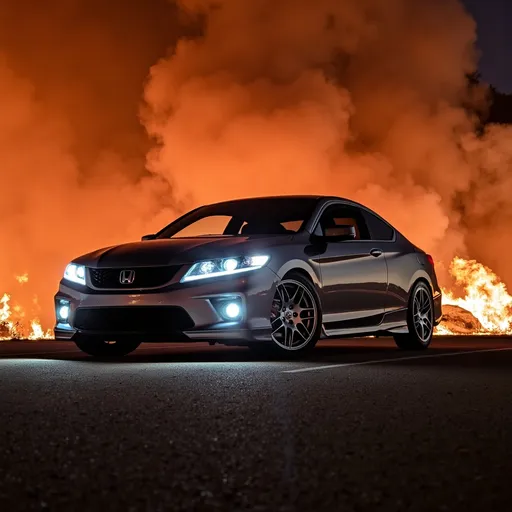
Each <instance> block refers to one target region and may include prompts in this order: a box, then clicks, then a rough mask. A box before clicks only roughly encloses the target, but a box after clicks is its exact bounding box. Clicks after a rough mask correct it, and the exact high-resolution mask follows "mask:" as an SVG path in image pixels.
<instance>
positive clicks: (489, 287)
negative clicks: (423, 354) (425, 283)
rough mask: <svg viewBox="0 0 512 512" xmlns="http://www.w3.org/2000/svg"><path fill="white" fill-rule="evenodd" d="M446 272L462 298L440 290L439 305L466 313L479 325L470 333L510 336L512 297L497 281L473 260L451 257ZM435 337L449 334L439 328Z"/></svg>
mask: <svg viewBox="0 0 512 512" xmlns="http://www.w3.org/2000/svg"><path fill="white" fill-rule="evenodd" d="M450 272H451V275H452V276H453V278H454V280H455V284H457V285H458V286H461V287H462V288H463V289H464V297H462V298H457V297H455V295H454V293H453V292H451V291H449V290H445V289H443V305H452V306H459V307H461V308H463V309H465V310H467V311H469V312H470V313H471V314H472V315H473V316H474V317H475V318H477V319H478V320H479V321H480V323H481V324H482V328H483V330H482V331H480V332H478V333H474V334H512V296H510V295H509V293H508V292H507V288H506V286H505V284H504V283H502V282H501V280H500V278H499V277H498V276H497V275H496V274H495V273H494V272H493V271H492V270H491V269H489V268H487V267H485V266H484V265H482V264H481V263H478V262H477V261H475V260H465V259H463V258H458V257H456V258H454V259H453V261H452V263H451V265H450ZM436 333H437V334H452V333H451V332H450V330H449V329H447V328H446V327H443V326H442V325H441V326H439V327H438V328H437V331H436Z"/></svg>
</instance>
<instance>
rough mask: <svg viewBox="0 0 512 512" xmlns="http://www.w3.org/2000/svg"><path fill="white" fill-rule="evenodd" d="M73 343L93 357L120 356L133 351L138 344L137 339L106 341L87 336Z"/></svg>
mask: <svg viewBox="0 0 512 512" xmlns="http://www.w3.org/2000/svg"><path fill="white" fill-rule="evenodd" d="M75 345H76V346H77V347H78V348H79V349H80V350H81V351H82V352H85V353H86V354H89V355H90V356H94V357H101V358H109V357H122V356H125V355H127V354H129V353H130V352H133V351H134V350H135V349H136V348H137V347H138V346H139V345H140V342H139V341H122V342H119V341H118V342H115V343H107V342H106V341H104V340H102V339H99V338H93V337H90V338H89V337H87V338H81V339H79V340H76V341H75Z"/></svg>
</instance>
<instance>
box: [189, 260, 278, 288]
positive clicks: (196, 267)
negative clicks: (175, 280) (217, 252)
mask: <svg viewBox="0 0 512 512" xmlns="http://www.w3.org/2000/svg"><path fill="white" fill-rule="evenodd" d="M269 259H270V257H269V256H242V257H240V258H222V259H217V260H207V261H199V262H198V263H194V264H193V265H192V266H191V267H190V269H189V270H188V272H187V273H186V274H185V275H184V276H183V277H182V278H181V282H182V283H186V282H188V281H197V280H198V279H206V278H208V277H220V276H230V275H233V274H240V273H241V272H249V271H250V270H258V269H259V268H261V267H263V266H264V265H266V264H267V262H268V260H269Z"/></svg>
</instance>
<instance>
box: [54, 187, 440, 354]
mask: <svg viewBox="0 0 512 512" xmlns="http://www.w3.org/2000/svg"><path fill="white" fill-rule="evenodd" d="M55 313H56V325H55V328H54V332H55V338H56V339H57V340H72V341H74V342H75V343H76V345H77V346H78V347H79V348H80V349H81V350H82V351H84V352H86V353H87V354H90V355H92V356H97V357H109V356H113V357H119V356H123V355H126V354H128V353H130V352H131V351H133V350H135V349H136V348H137V347H138V346H139V345H140V343H142V342H183V341H203V342H205V341H206V342H209V343H210V344H215V343H222V344H227V345H245V346H248V347H250V348H254V349H257V350H262V349H263V350H273V351H275V352H277V353H279V354H281V355H289V356H291V355H298V354H303V353H305V352H306V351H308V350H310V349H312V348H313V347H314V346H315V344H316V343H317V341H318V340H319V339H320V338H329V337H354V336H392V337H393V338H394V339H395V341H396V344H397V346H398V347H399V348H400V349H408V350H421V349H425V348H427V347H428V346H429V344H430V342H431V340H432V335H433V331H434V327H435V326H436V325H437V324H439V322H440V321H441V318H442V307H441V289H440V287H439V284H438V281H437V277H436V273H435V269H434V261H433V259H432V257H431V256H430V255H428V254H426V253H425V252H424V251H422V250H421V249H419V248H418V247H416V246H415V245H414V244H413V243H411V242H410V241H409V240H407V239H406V238H405V236H404V235H402V234H401V233H400V232H399V231H398V230H397V229H395V228H394V227H393V226H392V225H391V224H389V223H388V222H386V221H385V220H384V219H383V218H382V217H380V216H379V215H378V214H377V213H375V212H374V211H372V210H370V209H369V208H367V207H366V206H363V205H362V204H359V203H357V202H354V201H351V200H349V199H343V198H339V197H327V196H278V197H261V198H248V199H239V200H233V201H227V202H222V203H216V204H211V205H207V206H201V207H199V208H196V209H194V210H192V211H190V212H189V213H187V214H185V215H183V216H182V217H180V218H178V219H177V220H175V221H174V222H172V223H171V224H169V225H168V226H166V227H164V228H163V229H162V230H161V231H159V232H158V233H156V234H152V235H146V236H144V237H142V240H141V241H139V242H133V243H126V244H122V245H116V246H112V247H107V248H103V249H99V250H96V251H93V252H91V253H89V254H86V255H84V256H80V257H78V258H76V259H74V260H73V261H72V262H71V263H70V264H69V265H67V267H66V269H65V271H64V275H63V278H62V280H61V281H60V286H59V290H58V292H57V294H56V295H55Z"/></svg>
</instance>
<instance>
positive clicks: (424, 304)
mask: <svg viewBox="0 0 512 512" xmlns="http://www.w3.org/2000/svg"><path fill="white" fill-rule="evenodd" d="M407 327H408V329H409V332H408V333H407V334H396V335H395V336H393V337H394V339H395V343H396V344H397V346H398V348H400V349H403V350H423V349H426V348H427V347H428V346H429V345H430V342H431V341H432V335H433V334H434V301H433V299H432V292H431V291H430V288H429V287H428V286H427V285H426V284H425V283H423V282H419V283H417V284H416V286H415V287H414V288H413V290H412V293H411V295H410V297H409V305H408V307H407Z"/></svg>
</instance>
